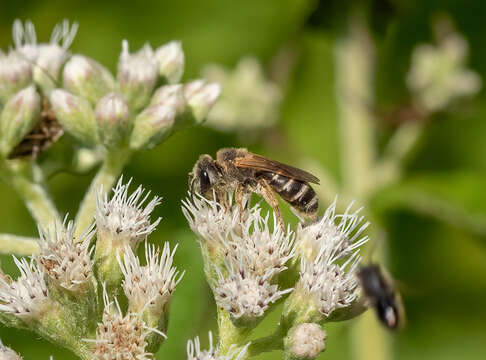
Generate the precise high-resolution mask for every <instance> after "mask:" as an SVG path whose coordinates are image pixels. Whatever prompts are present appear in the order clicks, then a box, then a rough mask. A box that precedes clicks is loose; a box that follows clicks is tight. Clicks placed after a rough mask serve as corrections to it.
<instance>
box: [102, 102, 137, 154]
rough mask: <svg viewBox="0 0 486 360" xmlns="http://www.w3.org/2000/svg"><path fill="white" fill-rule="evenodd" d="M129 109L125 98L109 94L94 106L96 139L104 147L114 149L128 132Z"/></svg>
mask: <svg viewBox="0 0 486 360" xmlns="http://www.w3.org/2000/svg"><path fill="white" fill-rule="evenodd" d="M129 120H130V109H129V108H128V104H127V102H126V101H125V98H124V97H123V96H122V95H120V94H116V93H110V94H108V95H106V96H104V97H103V98H101V100H100V101H98V104H97V105H96V122H97V125H98V127H97V129H98V137H99V139H100V141H101V142H102V143H103V145H105V146H106V147H116V146H118V145H120V143H122V142H123V141H124V140H125V139H126V137H127V135H128V133H129V130H130V123H129Z"/></svg>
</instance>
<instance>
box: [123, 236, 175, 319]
mask: <svg viewBox="0 0 486 360" xmlns="http://www.w3.org/2000/svg"><path fill="white" fill-rule="evenodd" d="M176 249H177V246H176V247H174V249H173V250H172V252H171V250H170V247H169V243H165V244H164V249H163V250H162V253H160V250H159V249H158V248H157V249H156V247H155V246H154V245H149V244H148V243H145V258H146V260H147V265H145V266H141V265H140V259H139V258H138V257H137V256H136V255H135V254H134V252H133V250H132V249H131V248H130V247H127V248H126V249H125V254H124V256H123V260H122V259H121V258H120V256H118V262H119V264H120V267H121V270H122V272H123V275H124V276H125V280H124V281H123V290H124V291H125V295H126V296H127V298H128V301H129V304H130V311H133V312H143V311H144V310H145V309H146V307H153V308H156V309H158V311H159V312H160V313H162V312H163V310H164V306H165V305H166V304H167V303H168V302H169V300H170V298H171V296H172V293H173V292H174V289H175V287H176V286H177V284H178V283H179V282H180V281H181V280H182V277H183V276H184V273H182V274H179V272H178V271H177V269H176V268H175V267H173V266H172V262H173V259H174V254H175V252H176Z"/></svg>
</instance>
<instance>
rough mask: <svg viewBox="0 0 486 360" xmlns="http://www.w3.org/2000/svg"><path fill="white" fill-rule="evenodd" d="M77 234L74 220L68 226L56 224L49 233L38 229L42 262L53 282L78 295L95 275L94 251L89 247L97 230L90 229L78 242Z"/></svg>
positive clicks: (40, 261)
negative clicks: (75, 234)
mask: <svg viewBox="0 0 486 360" xmlns="http://www.w3.org/2000/svg"><path fill="white" fill-rule="evenodd" d="M75 231H76V228H75V226H74V223H73V221H69V222H68V223H67V226H66V224H65V223H64V224H61V225H60V224H55V223H54V226H53V227H52V228H51V229H49V230H43V229H42V228H40V227H39V236H40V241H39V245H40V248H41V253H40V255H39V263H40V265H42V268H43V270H44V271H45V273H46V274H47V276H49V278H51V280H52V281H54V282H55V283H56V284H58V285H59V286H61V287H63V288H64V289H66V290H70V291H73V292H75V293H76V292H78V291H81V290H82V288H83V287H85V286H86V285H87V283H89V282H90V281H91V278H92V276H93V260H92V258H91V255H92V253H93V250H94V248H90V243H91V240H92V238H93V235H94V233H95V231H94V226H91V228H89V229H88V230H87V231H86V232H85V233H84V234H83V235H81V237H80V238H79V239H76V238H75V236H74V233H75Z"/></svg>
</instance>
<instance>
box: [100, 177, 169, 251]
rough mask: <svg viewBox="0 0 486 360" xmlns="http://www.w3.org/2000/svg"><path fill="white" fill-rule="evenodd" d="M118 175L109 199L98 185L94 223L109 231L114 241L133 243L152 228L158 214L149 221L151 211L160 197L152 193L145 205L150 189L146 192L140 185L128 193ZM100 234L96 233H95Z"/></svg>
mask: <svg viewBox="0 0 486 360" xmlns="http://www.w3.org/2000/svg"><path fill="white" fill-rule="evenodd" d="M122 181H123V178H120V180H119V181H118V183H117V185H116V187H115V188H114V189H113V196H112V198H111V199H110V200H108V195H107V194H106V193H104V192H103V189H100V190H99V191H98V193H97V197H96V205H97V207H96V213H95V219H96V226H97V227H98V231H99V232H102V233H103V232H104V233H109V234H111V237H112V239H113V240H114V241H116V242H117V243H116V244H115V245H123V244H130V245H131V246H135V245H136V244H138V243H139V242H140V241H142V240H145V239H146V237H147V235H149V234H150V233H151V232H152V231H154V230H155V228H156V227H157V225H158V224H159V222H160V220H161V219H160V218H158V219H157V220H155V221H154V222H152V223H151V222H150V214H151V213H152V211H153V210H154V208H155V207H156V206H157V205H159V204H160V202H161V199H160V198H159V197H157V196H155V197H154V198H153V199H152V200H151V201H150V202H149V203H148V204H146V205H144V203H145V202H146V200H147V199H148V197H149V196H150V192H148V193H147V194H145V190H144V189H143V187H142V186H139V187H138V188H137V190H135V191H134V192H133V193H132V194H131V195H130V196H129V195H128V187H129V186H130V183H131V180H129V181H128V183H126V184H123V182H122ZM98 236H99V234H98Z"/></svg>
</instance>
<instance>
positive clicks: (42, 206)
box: [0, 160, 61, 228]
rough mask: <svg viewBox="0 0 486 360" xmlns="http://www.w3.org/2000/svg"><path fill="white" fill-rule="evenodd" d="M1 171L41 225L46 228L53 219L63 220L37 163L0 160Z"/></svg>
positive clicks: (5, 179)
mask: <svg viewBox="0 0 486 360" xmlns="http://www.w3.org/2000/svg"><path fill="white" fill-rule="evenodd" d="M0 172H1V176H2V178H3V179H4V181H5V182H6V183H7V184H9V185H10V186H12V187H13V188H14V189H15V191H16V192H17V193H18V194H19V196H20V197H21V198H22V200H23V202H24V204H25V206H26V207H27V209H28V210H29V212H30V214H31V215H32V217H33V218H34V220H35V221H36V222H37V223H38V224H39V225H40V226H42V227H44V228H45V227H48V226H49V225H50V224H51V223H52V222H53V221H61V218H60V216H59V213H58V211H57V209H56V206H55V205H54V202H53V201H52V199H51V196H50V194H49V193H48V191H47V190H46V184H45V183H44V181H43V179H42V175H41V174H40V169H39V168H37V167H36V166H35V164H33V163H31V162H24V161H7V160H0ZM35 178H37V180H36V179H35Z"/></svg>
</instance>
